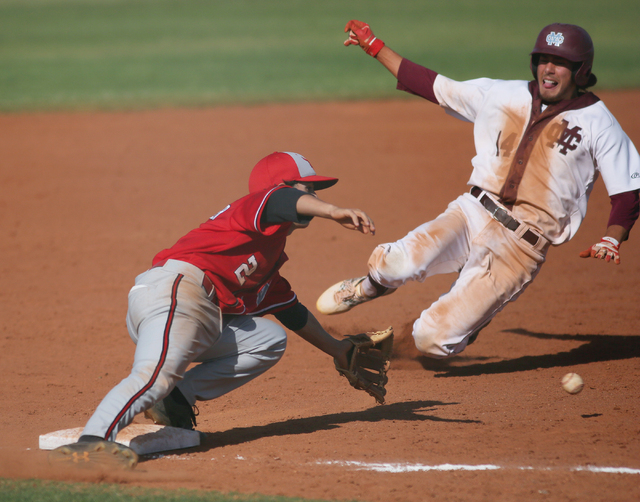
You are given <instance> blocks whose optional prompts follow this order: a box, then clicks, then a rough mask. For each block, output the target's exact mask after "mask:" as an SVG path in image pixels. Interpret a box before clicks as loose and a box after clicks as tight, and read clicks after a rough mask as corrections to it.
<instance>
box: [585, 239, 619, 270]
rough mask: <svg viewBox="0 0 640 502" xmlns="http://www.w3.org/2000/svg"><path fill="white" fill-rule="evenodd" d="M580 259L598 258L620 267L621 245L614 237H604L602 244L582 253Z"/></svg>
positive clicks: (599, 243)
mask: <svg viewBox="0 0 640 502" xmlns="http://www.w3.org/2000/svg"><path fill="white" fill-rule="evenodd" d="M580 258H596V259H598V260H604V261H606V262H607V263H609V262H610V261H611V260H613V262H614V263H615V264H616V265H620V243H619V242H618V241H617V240H616V239H614V238H613V237H603V238H602V239H601V240H600V242H598V243H597V244H594V245H593V246H591V247H590V248H589V249H585V250H584V251H582V252H581V253H580Z"/></svg>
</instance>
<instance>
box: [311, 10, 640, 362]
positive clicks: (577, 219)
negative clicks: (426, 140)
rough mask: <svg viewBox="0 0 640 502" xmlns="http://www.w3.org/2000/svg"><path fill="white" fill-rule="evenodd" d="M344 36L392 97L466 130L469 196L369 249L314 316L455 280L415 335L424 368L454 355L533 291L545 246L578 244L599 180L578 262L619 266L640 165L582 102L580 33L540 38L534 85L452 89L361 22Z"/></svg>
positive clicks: (622, 137)
mask: <svg viewBox="0 0 640 502" xmlns="http://www.w3.org/2000/svg"><path fill="white" fill-rule="evenodd" d="M345 32H348V33H349V37H348V39H347V40H346V41H345V42H344V44H345V45H346V46H349V45H359V46H360V47H362V48H363V49H364V50H365V52H366V53H367V54H369V55H370V56H373V57H374V58H376V59H377V60H378V61H379V62H380V63H382V64H383V65H384V66H385V67H386V68H387V69H388V70H389V71H390V72H391V73H392V74H393V76H394V77H396V78H397V80H398V84H397V87H398V89H400V90H404V91H407V92H409V93H412V94H415V95H417V96H420V97H423V98H425V99H427V100H429V101H431V102H433V103H436V104H438V105H440V106H441V107H443V108H444V109H445V111H446V112H447V113H448V114H450V115H453V116H454V117H457V118H459V119H462V120H466V121H470V122H473V123H474V141H475V147H476V156H475V157H474V158H473V159H472V161H471V163H472V166H473V170H472V172H471V177H470V179H469V181H468V185H470V187H471V188H470V191H469V192H468V193H465V194H463V195H461V196H460V197H458V198H457V199H456V200H454V201H453V202H451V203H450V204H449V206H448V207H447V209H446V210H445V211H444V212H443V213H442V214H441V215H440V216H438V217H437V218H436V219H435V220H433V221H429V222H427V223H424V224H422V225H420V226H419V227H417V228H415V229H414V230H412V231H411V232H409V233H408V234H407V235H406V236H405V237H403V238H401V239H400V240H398V241H396V242H392V243H388V244H382V245H380V246H377V247H376V248H375V249H374V251H373V253H372V254H371V257H370V258H369V262H368V275H367V276H364V277H358V278H355V279H348V280H345V281H342V282H340V283H338V284H335V285H334V286H332V287H331V288H329V289H328V290H327V291H325V292H324V293H323V294H322V295H321V296H320V298H319V299H318V302H317V308H318V310H319V312H321V313H324V314H338V313H341V312H346V311H348V310H350V309H351V308H353V307H355V306H357V305H360V304H362V303H364V302H367V301H369V300H372V299H373V298H377V297H379V296H384V295H386V294H389V293H392V292H393V291H395V289H397V288H398V287H400V286H402V285H403V284H405V283H406V282H407V281H411V280H416V281H424V280H425V279H426V278H427V277H429V276H431V275H434V274H439V273H449V272H457V273H458V274H459V275H458V277H457V280H456V281H455V282H454V284H453V286H452V287H451V290H450V291H449V292H448V293H446V294H444V295H442V296H441V297H440V298H439V299H438V300H437V301H436V302H435V303H433V304H432V305H431V306H429V307H428V308H427V309H426V310H424V311H423V312H422V314H421V315H420V318H419V319H417V320H416V321H415V322H414V324H413V333H412V334H413V337H414V340H415V344H416V347H417V348H418V349H419V350H420V351H421V352H422V353H424V354H426V355H428V356H430V357H435V358H444V357H447V356H451V355H453V354H458V353H460V352H461V351H463V350H464V349H465V347H466V346H467V345H468V344H469V343H472V342H473V341H474V340H475V338H476V336H477V335H478V332H479V331H480V330H481V329H482V328H483V327H484V326H486V325H487V324H488V323H489V322H490V321H491V320H492V318H493V317H494V316H495V315H496V314H497V313H498V312H499V311H500V310H502V309H503V308H504V306H505V305H506V304H507V302H510V301H514V300H515V299H516V298H518V296H519V295H520V294H521V293H522V291H523V290H524V288H525V287H526V286H527V285H528V284H529V283H531V281H533V279H534V278H535V277H536V275H537V274H538V271H539V270H540V267H541V266H542V263H543V262H544V260H545V255H546V253H547V250H548V248H549V246H550V245H555V246H557V245H560V244H562V243H564V242H567V241H568V240H569V239H571V238H572V237H573V236H574V235H575V233H576V232H577V230H578V228H579V226H580V224H581V222H582V220H583V218H584V217H585V214H586V210H587V200H588V198H589V195H590V193H591V190H592V188H593V184H594V183H595V181H596V179H597V178H598V176H602V179H603V181H604V184H605V186H606V189H607V192H608V193H609V195H610V197H611V205H612V209H611V214H610V217H609V222H608V226H607V229H606V231H605V233H604V236H603V237H602V239H601V240H600V242H598V243H596V244H594V245H593V246H591V247H590V248H589V249H587V250H585V251H583V252H582V253H580V256H581V257H583V258H589V257H591V258H596V259H601V260H605V261H606V262H613V263H616V264H618V263H620V243H621V242H623V241H625V240H626V239H627V237H628V235H629V231H630V230H631V228H632V226H633V224H634V222H635V220H636V219H637V218H638V210H639V203H638V193H639V189H640V157H639V156H638V152H637V150H636V148H635V147H634V145H633V144H632V142H631V141H630V139H629V137H628V136H627V135H626V134H625V132H624V131H623V130H622V128H621V127H620V125H619V124H618V122H617V121H616V119H615V118H614V117H613V115H612V114H611V112H610V111H609V110H608V109H607V107H606V106H605V105H604V103H603V102H602V101H600V99H599V98H598V97H597V96H595V95H594V94H593V93H591V92H589V91H587V89H588V88H589V87H591V86H593V85H594V84H595V83H596V76H595V75H594V74H593V73H592V71H591V67H592V63H593V55H594V48H593V43H592V41H591V38H590V36H589V35H588V33H587V32H586V31H585V30H584V29H582V28H580V27H579V26H575V25H570V24H560V23H556V24H551V25H549V26H547V27H545V28H544V29H543V30H542V31H541V32H540V34H539V35H538V38H537V39H536V42H535V45H534V47H533V50H532V51H531V55H530V57H531V59H530V67H531V71H532V73H533V77H534V80H532V81H531V82H526V81H503V80H492V79H489V78H480V79H476V80H470V81H466V82H456V81H454V80H452V79H450V78H447V77H445V76H443V75H439V74H438V73H436V72H435V71H433V70H430V69H428V68H425V67H423V66H420V65H417V64H415V63H413V62H411V61H409V60H407V59H404V58H402V57H401V56H399V55H398V54H397V53H396V52H394V51H393V50H391V49H390V48H389V47H387V46H386V45H385V44H384V42H382V40H380V39H379V38H376V37H375V36H374V34H373V32H372V31H371V28H370V27H369V25H367V24H365V23H363V22H360V21H349V22H348V23H347V25H346V27H345Z"/></svg>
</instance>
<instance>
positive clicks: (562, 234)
mask: <svg viewBox="0 0 640 502" xmlns="http://www.w3.org/2000/svg"><path fill="white" fill-rule="evenodd" d="M433 89H434V93H435V96H436V98H437V100H438V102H439V103H440V106H442V107H444V108H445V110H446V111H447V113H449V114H451V115H453V116H456V117H458V118H460V119H462V120H466V121H469V122H473V123H474V142H475V148H476V156H475V157H474V158H473V159H472V164H473V172H472V174H471V178H470V179H469V182H468V183H469V184H470V185H475V186H479V187H481V188H483V189H485V190H487V191H489V192H492V193H493V194H495V195H496V196H498V197H500V198H501V199H502V200H503V201H505V202H506V204H507V206H508V207H510V208H511V209H512V212H513V214H514V216H515V217H516V218H518V219H519V220H521V221H523V222H525V223H526V224H528V225H529V226H530V227H532V228H534V229H535V230H537V231H539V232H540V233H541V234H542V235H544V236H545V237H546V238H547V239H548V240H549V241H550V242H551V243H552V244H554V245H559V244H562V243H563V242H566V241H567V240H569V239H571V238H572V237H573V236H574V235H575V233H576V232H577V230H578V228H579V226H580V224H581V223H582V220H583V219H584V217H585V215H586V212H587V200H588V198H589V195H590V193H591V190H592V188H593V184H594V182H595V181H596V179H597V178H598V176H599V175H602V179H603V181H604V184H605V187H606V189H607V192H608V193H609V195H610V196H611V195H615V194H618V193H622V192H628V191H631V190H637V189H640V155H638V151H637V149H636V148H635V146H634V145H633V143H632V142H631V140H630V139H629V137H628V136H627V134H626V133H625V132H624V131H623V130H622V128H621V127H620V124H619V123H618V122H617V120H616V119H615V118H614V116H613V115H612V114H611V112H610V111H609V110H608V109H607V107H606V106H605V105H604V103H603V102H602V101H600V100H599V98H597V97H596V96H595V95H593V94H592V93H586V94H584V95H582V96H580V97H578V98H576V99H574V100H569V101H563V102H561V103H559V104H557V105H554V106H553V107H550V108H549V109H546V110H542V111H541V110H539V109H538V110H535V109H534V110H533V112H534V113H533V115H532V108H537V107H539V106H540V104H541V101H540V99H539V97H538V92H537V87H536V86H534V85H532V84H531V83H529V82H526V81H503V80H492V79H488V78H481V79H476V80H469V81H465V82H457V81H454V80H451V79H449V78H447V77H444V76H442V75H438V76H437V77H436V79H435V82H434V85H433ZM532 95H533V96H532ZM532 97H533V99H532ZM530 117H533V118H532V119H531V121H530Z"/></svg>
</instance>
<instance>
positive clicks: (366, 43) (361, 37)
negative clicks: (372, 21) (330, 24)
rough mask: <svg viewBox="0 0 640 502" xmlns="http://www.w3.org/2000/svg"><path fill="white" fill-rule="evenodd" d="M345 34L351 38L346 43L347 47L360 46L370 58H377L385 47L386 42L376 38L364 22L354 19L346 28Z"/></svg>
mask: <svg viewBox="0 0 640 502" xmlns="http://www.w3.org/2000/svg"><path fill="white" fill-rule="evenodd" d="M344 32H345V33H349V38H347V39H346V40H345V41H344V45H345V46H346V47H348V46H350V45H359V46H360V47H362V49H363V50H364V51H365V52H366V53H367V54H369V56H373V57H376V56H377V55H378V52H380V50H381V49H382V48H383V47H384V42H383V41H382V40H380V39H379V38H376V36H375V35H374V34H373V32H372V31H371V27H370V26H369V25H368V24H367V23H363V22H362V21H358V20H356V19H352V20H351V21H349V22H348V23H347V24H346V26H345V27H344Z"/></svg>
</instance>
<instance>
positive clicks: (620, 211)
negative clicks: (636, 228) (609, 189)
mask: <svg viewBox="0 0 640 502" xmlns="http://www.w3.org/2000/svg"><path fill="white" fill-rule="evenodd" d="M639 193H640V190H633V191H631V192H623V193H618V194H615V195H612V196H611V213H610V214H609V223H607V226H608V227H610V226H611V225H620V226H621V227H624V228H625V229H626V230H627V232H629V231H630V230H631V227H633V224H634V223H635V222H636V220H637V219H638V214H640V197H639V195H638V194H639Z"/></svg>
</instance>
